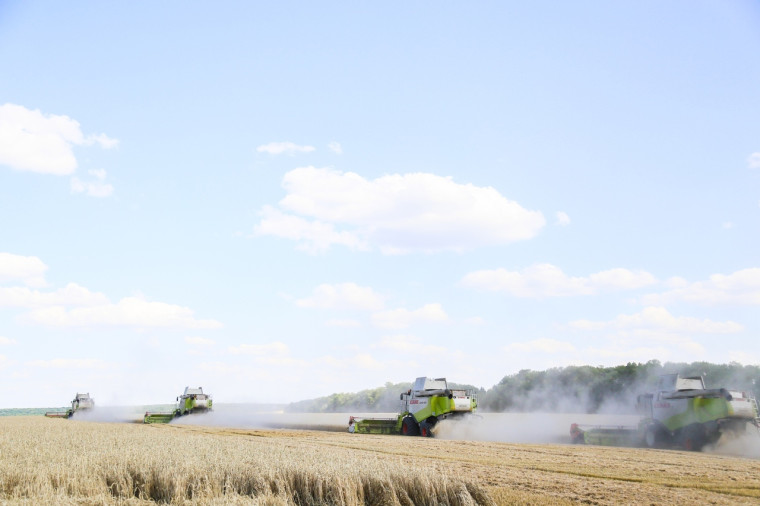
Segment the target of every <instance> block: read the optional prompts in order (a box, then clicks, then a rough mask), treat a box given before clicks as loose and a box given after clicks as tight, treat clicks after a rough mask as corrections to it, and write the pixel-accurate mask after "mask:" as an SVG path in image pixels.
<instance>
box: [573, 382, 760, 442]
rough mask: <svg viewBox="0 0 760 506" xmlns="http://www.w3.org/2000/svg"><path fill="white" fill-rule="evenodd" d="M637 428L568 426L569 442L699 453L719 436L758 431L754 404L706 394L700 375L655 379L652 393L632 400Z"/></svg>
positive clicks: (733, 394)
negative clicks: (752, 428) (635, 412)
mask: <svg viewBox="0 0 760 506" xmlns="http://www.w3.org/2000/svg"><path fill="white" fill-rule="evenodd" d="M636 408H637V411H638V412H639V414H640V415H641V417H642V418H641V420H640V421H639V425H638V427H602V426H596V427H583V426H580V425H578V424H573V425H572V426H571V427H570V436H571V439H572V441H573V442H574V443H586V444H600V445H609V446H645V447H649V448H667V447H674V446H676V447H680V448H683V449H686V450H694V451H699V450H701V449H702V447H703V446H705V445H707V444H711V443H715V442H717V441H718V439H720V437H721V435H722V434H724V433H742V432H744V431H746V430H747V425H749V424H752V425H754V426H755V427H757V428H758V430H760V418H758V405H757V401H756V400H755V398H754V397H753V396H752V395H751V394H748V393H747V392H742V391H739V390H728V389H725V388H715V389H707V388H705V382H704V379H703V378H702V376H691V377H681V376H680V375H679V374H666V375H663V376H660V379H659V382H658V386H657V390H656V391H655V392H653V393H648V394H642V395H639V396H638V401H637V405H636Z"/></svg>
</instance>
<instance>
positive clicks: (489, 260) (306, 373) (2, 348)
mask: <svg viewBox="0 0 760 506" xmlns="http://www.w3.org/2000/svg"><path fill="white" fill-rule="evenodd" d="M758 54H760V7H758V5H757V4H756V3H755V2H750V1H745V2H742V1H735V2H734V1H728V2H700V1H696V2H695V1H671V2H659V1H650V2H614V3H610V2H573V3H572V4H564V3H561V2H480V3H470V4H460V3H453V2H418V3H414V4H411V5H410V4H409V3H390V4H389V3H385V4H368V3H365V4H359V5H357V4H356V3H349V2H345V3H343V2H327V3H321V4H319V3H316V2H309V3H306V2H304V3H298V2H288V3H280V4H277V5H270V4H269V3H264V2H226V3H222V4H221V5H218V4H215V5H213V6H212V5H210V4H203V3H200V2H161V3H155V2H129V3H124V4H121V5H114V4H104V3H102V2H77V3H74V4H71V3H67V4H63V3H60V2H20V1H10V2H7V1H6V2H2V3H0V69H2V70H1V71H0V388H2V391H3V392H4V395H3V399H2V400H1V401H0V407H27V406H45V405H61V404H64V403H66V402H67V401H68V400H69V399H70V398H71V397H72V395H73V394H74V393H75V392H76V391H89V392H90V393H91V394H92V396H93V397H94V398H95V399H96V401H98V402H99V403H102V404H137V403H160V402H167V401H171V400H172V399H173V398H174V397H175V396H176V395H177V394H178V393H180V392H181V390H182V389H183V388H184V387H185V386H186V385H193V386H196V385H201V386H203V387H204V388H205V389H206V390H207V391H209V392H211V393H212V394H213V395H214V396H215V398H216V399H217V402H288V401H295V400H300V399H304V398H310V397H314V396H318V395H326V394H329V393H332V392H336V391H356V390H359V389H362V388H368V387H374V386H377V385H380V384H382V383H384V382H385V381H394V382H395V381H409V380H411V379H413V378H414V377H417V376H422V375H428V376H446V377H448V378H449V379H450V380H453V381H456V382H462V383H472V384H475V385H478V386H484V387H489V386H492V385H493V384H495V383H497V382H498V381H499V380H500V379H501V378H502V377H503V376H504V375H506V374H510V373H514V372H517V371H519V370H520V369H524V368H532V369H543V368H547V367H556V366H565V365H570V364H591V365H618V364H624V363H626V362H629V361H647V360H650V359H658V360H661V361H694V360H708V361H712V362H728V361H738V362H740V363H744V364H757V363H760V351H758V345H757V337H758V332H759V331H760V318H758V316H757V315H758V313H759V311H758V306H760V255H759V252H760V239H758V237H760V234H759V233H758V232H759V231H760V122H759V121H758V118H760V93H758V90H760V66H758V65H757V55H758Z"/></svg>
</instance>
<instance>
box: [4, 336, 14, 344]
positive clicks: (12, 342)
mask: <svg viewBox="0 0 760 506" xmlns="http://www.w3.org/2000/svg"><path fill="white" fill-rule="evenodd" d="M10 344H16V341H15V340H13V339H9V338H7V337H3V336H0V346H7V345H10Z"/></svg>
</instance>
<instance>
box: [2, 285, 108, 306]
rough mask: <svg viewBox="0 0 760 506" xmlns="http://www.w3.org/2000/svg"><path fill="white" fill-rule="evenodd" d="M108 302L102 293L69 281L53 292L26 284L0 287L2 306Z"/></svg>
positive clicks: (82, 304) (90, 304)
mask: <svg viewBox="0 0 760 506" xmlns="http://www.w3.org/2000/svg"><path fill="white" fill-rule="evenodd" d="M104 304H108V298H107V297H106V296H105V295H103V294H102V293H97V292H91V291H90V290H88V289H87V288H84V287H82V286H79V285H77V284H76V283H69V284H67V285H66V286H65V287H64V288H60V289H58V290H56V291H53V292H43V291H40V290H32V289H30V288H27V287H24V286H13V287H0V307H25V308H40V307H49V306H97V305H104Z"/></svg>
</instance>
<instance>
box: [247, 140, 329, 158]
mask: <svg viewBox="0 0 760 506" xmlns="http://www.w3.org/2000/svg"><path fill="white" fill-rule="evenodd" d="M315 149H316V148H315V147H314V146H299V145H298V144H295V143H293V142H270V143H269V144H262V145H261V146H258V147H257V148H256V151H257V152H258V153H269V154H270V155H283V154H285V155H294V154H296V153H310V152H312V151H314V150H315Z"/></svg>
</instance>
